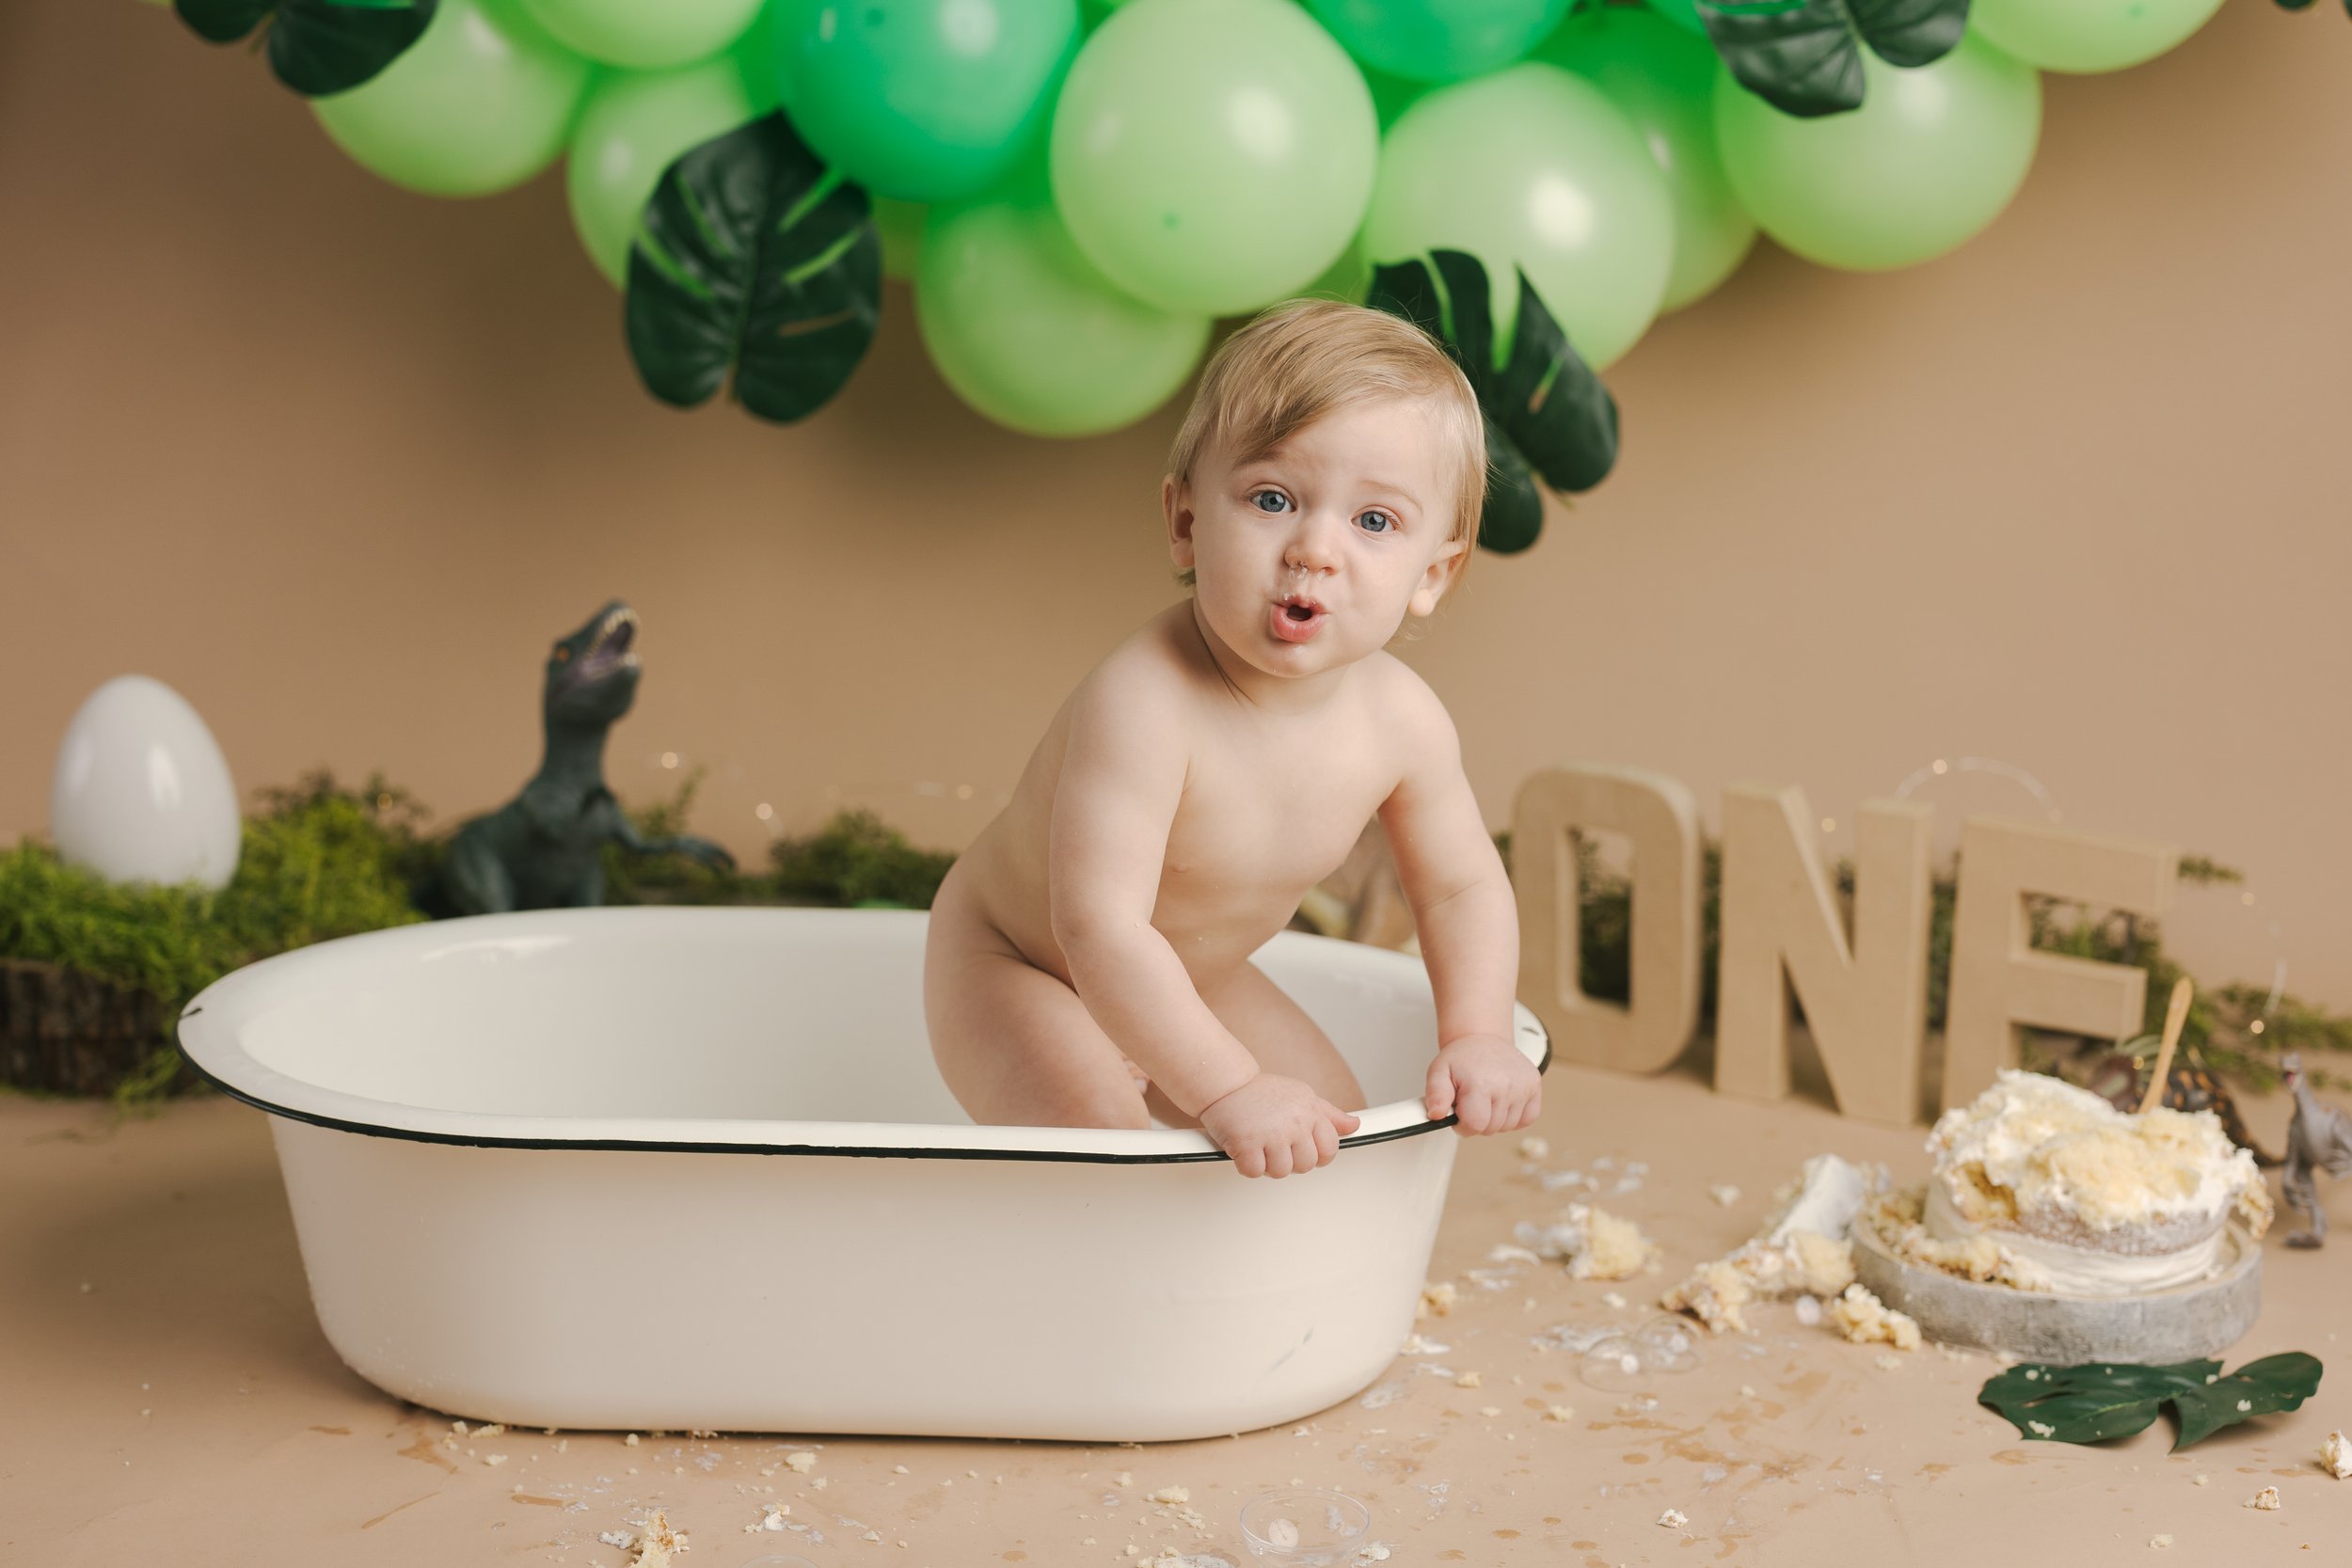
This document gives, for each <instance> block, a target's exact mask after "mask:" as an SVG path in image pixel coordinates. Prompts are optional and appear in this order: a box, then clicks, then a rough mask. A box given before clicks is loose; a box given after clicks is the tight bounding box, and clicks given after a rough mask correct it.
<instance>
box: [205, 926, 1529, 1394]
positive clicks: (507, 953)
mask: <svg viewBox="0 0 2352 1568" xmlns="http://www.w3.org/2000/svg"><path fill="white" fill-rule="evenodd" d="M928 918H929V917H928V916H927V915H925V914H923V913H920V912H915V911H835V910H803V909H650V908H633V909H590V910H556V911H532V912H526V913H517V914H505V915H488V916H482V917H478V918H474V919H468V920H453V921H444V922H440V923H438V924H435V925H430V926H412V927H399V928H395V929H392V930H387V931H377V932H372V933H369V934H367V935H364V936H358V937H349V938H345V939H343V940H341V941H337V942H322V943H320V944H318V945H316V946H313V947H308V948H304V949H301V950H298V951H296V952H293V953H288V954H283V955H280V956H278V957H277V958H268V959H264V960H263V961H262V962H260V963H256V964H254V965H251V966H250V967H248V968H246V969H243V970H239V971H238V972H236V973H235V974H230V975H228V976H226V977H224V978H222V979H221V980H220V981H218V982H217V983H215V984H214V985H213V986H211V987H208V988H207V989H206V990H204V991H203V992H201V993H200V994H199V995H198V996H197V997H196V998H195V999H194V1000H193V1001H192V1002H190V1003H189V1005H188V1006H187V1008H186V1010H185V1012H184V1013H183V1015H182V1018H181V1021H180V1039H181V1043H182V1045H183V1048H184V1050H185V1051H186V1053H187V1054H188V1056H189V1057H190V1058H191V1059H192V1060H193V1061H194V1062H195V1064H196V1065H197V1067H198V1068H199V1069H200V1070H201V1071H202V1072H203V1073H204V1075H205V1076H206V1077H207V1078H210V1079H211V1080H212V1081H213V1082H215V1084H217V1085H220V1086H221V1087H222V1088H223V1089H225V1090H227V1091H228V1092H229V1093H230V1094H232V1095H235V1096H236V1097H238V1098H239V1099H241V1100H244V1101H248V1102H249V1103H251V1104H254V1105H257V1106H259V1107H260V1108H262V1110H264V1111H267V1112H269V1113H271V1119H270V1128H271V1131H272V1132H273V1133H274V1134H275V1136H276V1139H277V1145H278V1162H279V1164H280V1167H281V1168H282V1170H283V1172H284V1175H285V1180H286V1196H287V1199H288V1201H289V1203H290V1204H291V1206H292V1208H293V1211H294V1227H295V1232H296V1235H297V1237H298V1239H299V1242H300V1245H301V1250H302V1259H303V1266H304V1268H305V1270H306V1271H307V1273H308V1274H309V1276H310V1293H311V1299H312V1301H313V1302H314V1303H315V1305H316V1307H317V1309H318V1315H319V1323H320V1325H321V1327H323V1328H324V1329H325V1331H326V1338H327V1339H328V1341H329V1342H330V1343H332V1344H333V1345H334V1347H335V1349H336V1351H337V1352H338V1353H339V1354H341V1355H342V1358H343V1359H344V1360H345V1361H346V1362H348V1363H349V1364H350V1366H351V1367H352V1369H353V1370H355V1371H357V1372H358V1373H359V1375H360V1376H362V1377H364V1378H366V1379H367V1380H368V1381H369V1382H371V1383H373V1384H375V1385H376V1386H379V1387H381V1388H384V1389H386V1390H387V1391H389V1392H390V1393H393V1394H397V1395H400V1396H401V1397H403V1398H405V1399H408V1400H413V1401H415V1402H418V1403H421V1404H423V1405H426V1406H429V1407H431V1408H433V1409H436V1410H439V1411H444V1412H447V1413H449V1414H451V1415H454V1416H462V1417H465V1418H470V1419H479V1420H499V1421H506V1422H509V1423H511V1424H515V1425H518V1426H521V1425H529V1426H542V1427H545V1426H554V1427H567V1428H638V1429H644V1428H656V1429H660V1430H665V1431H674V1432H675V1431H685V1430H690V1429H694V1428H708V1429H715V1430H718V1431H723V1432H745V1431H755V1432H772V1431H785V1432H802V1433H819V1432H833V1433H860V1432H868V1433H931V1434H941V1435H978V1436H1010V1437H1060V1438H1086V1439H1138V1440H1142V1439H1159V1438H1180V1437H1198V1436H1204V1435H1209V1434H1214V1433H1229V1432H1237V1431H1242V1430H1246V1429H1248V1428H1252V1427H1259V1426H1264V1425H1268V1424H1271V1423H1275V1422H1279V1421H1289V1420H1293V1419H1295V1418H1298V1417H1301V1416H1304V1415H1306V1414H1308V1413H1309V1412H1311V1411H1315V1410H1320V1409H1322V1408H1324V1407H1325V1406H1327V1405H1329V1404H1332V1403H1334V1402H1337V1401H1340V1400H1342V1399H1344V1398H1346V1397H1347V1396H1349V1395H1350V1394H1352V1393H1354V1392H1356V1391H1357V1390H1358V1389H1359V1388H1361V1387H1363V1386H1365V1385H1366V1384H1367V1383H1369V1382H1370V1381H1372V1380H1373V1379H1374V1378H1375V1377H1376V1376H1377V1375H1378V1374H1379V1373H1380V1371H1381V1370H1383V1369H1384V1368H1385V1367H1386V1366H1387V1364H1388V1363H1389V1361H1390V1358H1391V1356H1392V1355H1394V1354H1395V1352H1396V1349H1397V1347H1398V1345H1399V1344H1400V1343H1401V1342H1402V1341H1403V1340H1404V1339H1405V1338H1406V1335H1407V1334H1408V1333H1409V1332H1410V1331H1411V1327H1412V1322H1413V1309H1414V1305H1415V1303H1416V1302H1417V1301H1418V1299H1419V1297H1420V1292H1421V1288H1422V1282H1423V1276H1424V1271H1425V1270H1426V1268H1427V1266H1428V1260H1429V1251H1430V1245H1431V1243H1432V1241H1433V1239H1434V1237H1435V1235H1436V1231H1437V1225H1438V1209H1439V1207H1440V1206H1441V1204H1442V1203H1443V1201H1444V1197H1445V1189H1446V1180H1447V1178H1448V1176H1449V1175H1450V1174H1451V1173H1452V1170H1453V1166H1454V1147H1455V1144H1456V1141H1457V1134H1455V1133H1454V1132H1452V1131H1451V1130H1450V1129H1447V1128H1445V1127H1442V1126H1440V1125H1439V1124H1434V1123H1431V1122H1428V1121H1427V1120H1425V1119H1424V1118H1423V1113H1422V1106H1421V1093H1422V1074H1423V1073H1424V1072H1425V1071H1426V1069H1427V1064H1428V1059H1429V1055H1430V1053H1431V1051H1432V1050H1433V1048H1434V1046H1435V1042H1436V1033H1435V1013H1434V1009H1433V1006H1432V1003H1431V997H1430V992H1429V984H1428V979H1427V975H1426V973H1425V971H1424V970H1423V968H1422V963H1421V961H1420V960H1419V959H1417V958H1410V957H1406V956H1404V955H1400V954H1396V953H1391V952H1386V951H1382V950H1380V949H1377V948H1372V947H1367V946H1361V945H1358V944H1354V943H1348V942H1333V941H1328V940H1327V939H1324V938H1321V937H1313V936H1307V935H1303V934H1300V933H1295V932H1288V931H1286V932H1283V933H1281V934H1280V935H1279V936H1277V937H1276V938H1275V939H1274V940H1273V941H1272V942H1269V943H1267V944H1266V946H1265V947H1264V948H1263V949H1261V950H1260V952H1259V954H1258V958H1257V961H1258V962H1259V964H1260V965H1261V966H1262V967H1263V969H1264V970H1265V971H1266V973H1267V974H1270V975H1271V976H1272V977H1273V978H1274V979H1275V980H1276V981H1277V982H1278V983H1279V985H1281V986H1282V988H1283V989H1284V990H1287V991H1289V992H1290V993H1291V994H1292V995H1293V996H1295V998H1296V999H1297V1000H1298V1001H1299V1003H1300V1004H1301V1005H1302V1006H1305V1007H1306V1008H1307V1010H1308V1011H1309V1012H1310V1013H1311V1014H1312V1015H1313V1016H1314V1018H1315V1019H1316V1021H1317V1022H1320V1023H1321V1024H1322V1025H1323V1027H1324V1028H1325V1030H1326V1031H1327V1033H1328V1034H1329V1035H1330V1036H1331V1037H1332V1039H1333V1040H1334V1041H1335V1042H1337V1044H1338V1045H1339V1047H1340V1049H1341V1050H1342V1052H1343V1053H1345V1054H1346V1056H1347V1058H1348V1060H1349V1062H1350V1064H1351V1065H1352V1066H1353V1067H1354V1068H1355V1069H1356V1072H1357V1074H1358V1077H1359V1080H1360V1081H1361V1082H1362V1084H1363V1085H1364V1088H1365V1092H1366V1093H1367V1095H1368V1096H1369V1097H1370V1100H1371V1109H1369V1110H1368V1111H1366V1112H1365V1113H1364V1116H1363V1126H1362V1129H1361V1130H1360V1131H1359V1132H1357V1133H1356V1134H1355V1135H1354V1136H1352V1137H1350V1138H1348V1139H1346V1140H1344V1143H1343V1148H1342V1152H1341V1154H1340V1157H1339V1158H1338V1159H1337V1160H1336V1161H1334V1162H1333V1163H1332V1164H1330V1165H1328V1166H1326V1167H1325V1168H1323V1169H1321V1170H1318V1171H1314V1172H1311V1173H1310V1174H1308V1175H1305V1176H1301V1177H1293V1178H1289V1179H1286V1180H1279V1181H1274V1180H1255V1181H1251V1180H1242V1179H1241V1178H1239V1177H1237V1176H1236V1175H1235V1174H1234V1173H1233V1171H1232V1166H1231V1164H1229V1163H1228V1162H1227V1161H1226V1159H1225V1157H1224V1156H1223V1155H1221V1154H1219V1153H1217V1152H1216V1149H1215V1148H1214V1146H1213V1145H1211V1144H1210V1143H1209V1141H1208V1140H1207V1139H1206V1138H1205V1137H1204V1136H1203V1135H1201V1134H1200V1133H1199V1132H1190V1131H1167V1130H1154V1131H1151V1132H1109V1131H1090V1130H1067V1129H1055V1128H1006V1127H976V1126H973V1125H972V1124H971V1121H970V1119H969V1118H968V1117H965V1116H964V1114H963V1112H962V1111H961V1109H960V1108H959V1107H958V1106H957V1104H956V1102H955V1101H954V1099H953V1098H952V1097H950V1096H949V1094H948V1093H947V1090H946V1086H945V1085H943V1084H942V1083H941V1082H940V1079H939V1074H938V1072H937V1070H936V1069H934V1068H933V1066H932V1063H931V1058H930V1046H929V1043H928V1037H927V1036H926V1033H925V1030H924V1024H923V1006H922V958H923V934H924V927H925V922H926V920H927V919H928ZM1518 1045H1519V1048H1520V1049H1521V1050H1522V1051H1524V1052H1526V1053H1527V1054H1528V1056H1529V1058H1530V1059H1531V1060H1533V1061H1535V1062H1537V1063H1538V1065H1541V1064H1542V1063H1543V1062H1544V1061H1545V1060H1546V1058H1547V1057H1548V1055H1549V1047H1548V1045H1547V1042H1546V1040H1545V1037H1544V1032H1543V1029H1542V1026H1541V1025H1540V1024H1538V1023H1537V1022H1536V1021H1535V1018H1534V1014H1533V1013H1531V1012H1529V1011H1528V1010H1527V1009H1526V1008H1525V1007H1524V1006H1522V1007H1520V1008H1519V1009H1518Z"/></svg>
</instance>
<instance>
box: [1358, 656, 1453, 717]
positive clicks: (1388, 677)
mask: <svg viewBox="0 0 2352 1568" xmlns="http://www.w3.org/2000/svg"><path fill="white" fill-rule="evenodd" d="M1362 668H1363V669H1364V671H1365V672H1366V673H1368V674H1369V675H1370V676H1371V679H1370V680H1368V681H1366V682H1365V689H1366V701H1367V704H1368V705H1369V706H1370V707H1371V708H1372V714H1371V717H1372V718H1374V719H1375V720H1376V721H1378V722H1379V723H1380V724H1382V725H1383V726H1391V727H1398V726H1401V727H1405V728H1407V729H1409V730H1412V731H1415V732H1419V731H1422V730H1425V729H1426V728H1427V727H1428V726H1429V725H1431V724H1434V723H1447V722H1451V721H1450V720H1448V719H1447V717H1446V711H1445V704H1444V703H1442V702H1440V701H1438V693H1437V692H1436V691H1435V690H1434V689H1431V687H1430V685H1429V683H1428V682H1427V681H1425V680H1423V679H1422V678H1421V672H1420V671H1418V670H1416V669H1414V668H1413V667H1412V666H1411V665H1409V664H1407V663H1406V662H1405V661H1404V660H1403V659H1401V658H1399V657H1396V656H1395V655H1394V654H1392V653H1390V652H1389V651H1388V650H1387V649H1385V648H1384V649H1382V650H1380V651H1379V652H1377V653H1375V654H1373V655H1371V656H1370V657H1367V658H1366V659H1365V660H1364V662H1363V666H1362Z"/></svg>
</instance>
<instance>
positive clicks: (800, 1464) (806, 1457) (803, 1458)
mask: <svg viewBox="0 0 2352 1568" xmlns="http://www.w3.org/2000/svg"><path fill="white" fill-rule="evenodd" d="M784 1464H785V1467H786V1468H787V1469H788V1470H790V1471H791V1472H792V1473H793V1474H794V1475H796V1476H804V1475H806V1474H808V1473H809V1472H810V1471H811V1470H814V1469H815V1468H817V1456H816V1455H815V1454H814V1453H811V1452H810V1451H809V1450H808V1449H795V1450H793V1451H792V1452H791V1453H788V1454H786V1455H785V1456H784Z"/></svg>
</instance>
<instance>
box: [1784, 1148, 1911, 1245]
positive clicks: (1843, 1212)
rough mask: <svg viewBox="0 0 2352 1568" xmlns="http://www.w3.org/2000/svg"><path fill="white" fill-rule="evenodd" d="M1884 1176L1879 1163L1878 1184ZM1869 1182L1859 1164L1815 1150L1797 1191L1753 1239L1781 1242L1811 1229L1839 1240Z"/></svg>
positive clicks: (1833, 1239) (1799, 1179)
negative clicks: (1798, 1232)
mask: <svg viewBox="0 0 2352 1568" xmlns="http://www.w3.org/2000/svg"><path fill="white" fill-rule="evenodd" d="M1885 1180H1886V1173H1885V1169H1884V1167H1883V1166H1882V1167H1881V1168H1880V1170H1879V1182H1880V1184H1882V1185H1883V1184H1884V1182H1885ZM1870 1186H1871V1180H1870V1177H1869V1175H1868V1174H1867V1173H1866V1172H1865V1171H1864V1170H1863V1168H1862V1167H1861V1166H1860V1165H1857V1164H1853V1163H1852V1162H1851V1161H1849V1160H1842V1159H1839V1158H1838V1157H1837V1156H1836V1155H1835V1154H1816V1155H1814V1156H1813V1157H1812V1158H1811V1159H1809V1160H1807V1161H1806V1162H1805V1163H1804V1170H1803V1171H1802V1172H1801V1173H1800V1175H1799V1177H1798V1188H1797V1191H1796V1192H1795V1193H1793V1194H1791V1195H1790V1196H1789V1198H1788V1202H1787V1203H1785V1204H1783V1205H1782V1206H1781V1207H1780V1208H1779V1209H1777V1210H1775V1211H1774V1212H1773V1213H1772V1217H1771V1218H1770V1219H1768V1220H1766V1221H1765V1223H1764V1228H1763V1229H1762V1230H1760V1231H1758V1232H1756V1241H1758V1242H1759V1243H1763V1244H1764V1245H1766V1246H1782V1245H1785V1244H1786V1243H1788V1238H1789V1237H1790V1236H1791V1235H1792V1234H1794V1233H1795V1232H1797V1231H1800V1230H1810V1231H1812V1232H1814V1233H1815V1234H1817V1235H1821V1236H1827V1237H1828V1238H1829V1239H1830V1240H1831V1241H1834V1242H1835V1241H1841V1240H1843V1239H1844V1238H1845V1235H1846V1233H1847V1232H1848V1231H1849V1230H1851V1229H1852V1228H1853V1217H1854V1215H1855V1214H1857V1213H1859V1212H1861V1210H1862V1200H1863V1199H1864V1198H1865V1197H1867V1196H1869V1192H1870Z"/></svg>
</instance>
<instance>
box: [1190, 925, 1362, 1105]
mask: <svg viewBox="0 0 2352 1568" xmlns="http://www.w3.org/2000/svg"><path fill="white" fill-rule="evenodd" d="M1200 1000H1201V1001H1203V1002H1206V1003H1207V1004H1208V1005H1209V1011H1211V1012H1213V1013H1215V1014H1216V1017H1217V1022H1220V1023H1222V1024H1224V1025H1225V1027H1226V1028H1228V1029H1231V1030H1232V1032H1233V1035H1234V1037H1236V1038H1238V1039H1239V1040H1240V1041H1241V1042H1242V1044H1244V1045H1246V1046H1248V1048H1249V1053H1250V1054H1251V1055H1253V1056H1255V1057H1257V1058H1258V1065H1259V1066H1260V1067H1261V1068H1263V1069H1265V1070H1266V1071H1268V1072H1273V1073H1279V1074H1280V1075H1281V1076H1283V1077H1285V1078H1297V1079H1302V1080H1304V1081H1305V1082H1306V1084H1307V1086H1308V1087H1310V1088H1311V1089H1313V1090H1314V1091H1315V1093H1317V1094H1319V1095H1321V1096H1323V1098H1324V1099H1326V1100H1327V1101H1330V1102H1331V1103H1332V1104H1334V1105H1337V1106H1338V1107H1339V1108H1340V1109H1341V1110H1343V1111H1360V1110H1362V1109H1363V1108H1364V1091H1363V1089H1362V1087H1361V1086H1360V1085H1358V1084H1357V1082H1356V1074H1355V1073H1354V1072H1352V1071H1350V1070H1349V1069H1348V1066H1347V1060H1346V1058H1345V1057H1343V1056H1342V1055H1341V1054H1340V1052H1339V1047H1337V1046H1335V1045H1333V1044H1332V1043H1331V1040H1330V1037H1329V1036H1327V1035H1326V1034H1325V1033H1324V1032H1323V1030H1322V1028H1321V1027H1320V1026H1319V1025H1318V1024H1317V1023H1316V1022H1315V1021H1314V1020H1313V1019H1311V1018H1309V1017H1308V1016H1307V1009H1305V1008H1304V1007H1301V1006H1299V1005H1298V1004H1297V1003H1295V1002H1294V1001H1292V1000H1291V997H1290V993H1289V992H1288V991H1286V990H1283V989H1282V988H1281V987H1279V986H1278V985H1276V984H1275V983H1274V982H1273V981H1272V980H1270V979H1268V978H1266V974H1265V971H1263V970H1262V969H1260V968H1259V967H1258V966H1257V965H1256V964H1253V963H1249V962H1247V961H1245V962H1243V963H1242V964H1241V965H1239V966H1238V967H1237V968H1235V969H1234V970H1233V972H1232V974H1228V975H1226V976H1225V977H1224V978H1223V979H1221V980H1219V981H1218V982H1217V983H1216V985H1215V986H1214V987H1204V988H1202V990H1201V992H1200Z"/></svg>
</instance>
